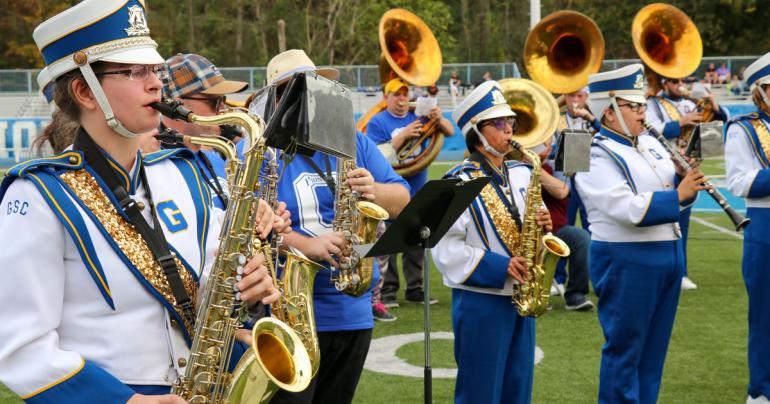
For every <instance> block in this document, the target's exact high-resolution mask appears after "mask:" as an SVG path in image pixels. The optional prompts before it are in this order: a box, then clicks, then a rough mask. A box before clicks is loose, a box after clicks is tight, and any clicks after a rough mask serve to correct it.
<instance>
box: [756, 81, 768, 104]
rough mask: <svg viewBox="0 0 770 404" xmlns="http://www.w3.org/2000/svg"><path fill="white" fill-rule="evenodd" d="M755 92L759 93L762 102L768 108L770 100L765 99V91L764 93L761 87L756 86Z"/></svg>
mask: <svg viewBox="0 0 770 404" xmlns="http://www.w3.org/2000/svg"><path fill="white" fill-rule="evenodd" d="M756 90H757V91H759V95H760V96H761V97H762V102H764V103H765V106H766V107H767V108H770V98H767V91H765V89H763V88H762V86H761V85H759V86H757V88H756Z"/></svg>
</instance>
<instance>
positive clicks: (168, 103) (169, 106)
mask: <svg viewBox="0 0 770 404" xmlns="http://www.w3.org/2000/svg"><path fill="white" fill-rule="evenodd" d="M150 106H151V107H153V108H154V109H155V110H156V111H158V112H160V113H161V114H163V115H165V116H167V117H169V118H171V119H174V120H177V121H189V120H190V115H192V111H190V110H189V109H187V108H185V107H184V106H182V102H181V101H178V100H172V99H165V100H163V102H155V103H152V104H150Z"/></svg>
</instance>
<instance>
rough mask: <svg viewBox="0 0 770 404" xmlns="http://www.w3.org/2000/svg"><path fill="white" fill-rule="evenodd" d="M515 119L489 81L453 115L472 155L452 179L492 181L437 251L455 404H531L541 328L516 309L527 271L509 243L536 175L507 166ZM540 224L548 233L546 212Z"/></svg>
mask: <svg viewBox="0 0 770 404" xmlns="http://www.w3.org/2000/svg"><path fill="white" fill-rule="evenodd" d="M515 116H516V114H515V113H514V112H513V111H512V110H511V108H510V107H509V106H508V104H507V103H506V101H505V98H504V96H503V93H502V91H501V90H500V86H499V84H498V83H497V82H496V81H491V80H490V81H487V82H484V83H482V84H480V85H479V86H478V87H476V89H474V90H473V92H471V93H470V94H469V95H468V97H466V98H465V99H464V100H463V101H462V102H461V103H460V105H459V106H458V107H457V108H456V109H455V111H454V112H453V114H452V117H453V118H454V119H455V121H456V122H457V125H458V126H459V127H460V128H462V133H463V134H464V135H465V143H466V146H467V148H468V151H469V152H470V153H471V155H470V157H469V158H468V159H466V160H465V161H463V162H462V163H460V164H459V165H457V166H455V167H454V168H452V169H451V170H449V172H447V175H446V177H459V178H462V179H464V180H468V179H471V178H474V177H477V176H482V175H483V176H492V178H493V180H492V182H491V183H490V184H488V185H487V186H486V187H485V188H484V190H483V191H482V193H481V194H480V196H478V197H476V199H475V200H474V202H473V204H472V205H471V207H470V208H468V209H466V210H465V212H463V214H462V215H461V216H460V218H459V219H458V220H457V221H456V222H455V223H454V224H453V225H452V227H451V228H450V229H449V231H448V232H447V233H446V235H445V236H444V238H443V239H441V241H439V243H438V244H437V245H436V247H435V248H434V249H433V250H432V254H433V261H434V262H435V264H436V267H437V269H438V270H439V272H441V273H442V275H443V278H444V284H445V285H446V286H448V287H450V288H452V326H453V329H454V335H455V361H456V362H457V381H456V383H455V403H503V402H505V403H529V402H530V400H531V396H532V373H533V368H534V360H535V320H534V318H531V317H521V316H519V315H518V312H517V309H516V306H515V305H514V304H512V302H511V294H512V285H513V283H514V282H516V281H518V282H523V281H524V277H525V276H526V272H527V267H526V259H525V258H524V257H520V256H513V253H512V252H513V251H516V249H517V247H518V246H517V245H515V243H517V240H516V239H517V237H508V236H511V235H515V234H517V233H518V231H519V230H521V221H522V220H523V213H524V209H525V206H526V205H525V198H526V195H525V191H526V189H527V186H528V185H529V178H530V170H531V169H530V167H529V166H527V165H525V164H523V163H520V162H517V161H512V160H509V161H505V162H504V157H505V154H506V152H508V151H509V149H510V141H511V139H512V137H513V133H514V131H515V127H516V121H515ZM501 212H502V214H500V213H501ZM537 218H538V224H539V225H543V226H546V227H547V228H548V230H550V225H551V219H550V215H549V214H548V211H547V210H545V209H544V208H543V209H542V210H541V211H540V212H538V215H537ZM501 233H503V234H504V233H508V235H507V236H503V237H502V238H501V236H500V234H501ZM503 240H510V241H508V243H510V244H512V245H509V244H507V243H506V242H504V241H503Z"/></svg>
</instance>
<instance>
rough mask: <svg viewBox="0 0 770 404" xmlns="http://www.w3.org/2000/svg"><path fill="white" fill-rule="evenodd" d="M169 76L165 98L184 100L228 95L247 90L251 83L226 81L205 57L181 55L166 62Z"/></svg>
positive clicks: (164, 89) (165, 84) (188, 54)
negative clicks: (190, 97) (193, 96)
mask: <svg viewBox="0 0 770 404" xmlns="http://www.w3.org/2000/svg"><path fill="white" fill-rule="evenodd" d="M165 68H166V70H167V72H168V74H166V75H165V78H164V80H163V96H164V98H182V97H186V96H190V95H193V94H206V95H227V94H232V93H239V92H241V91H243V90H245V89H246V88H247V87H248V86H249V83H245V82H243V81H232V80H226V79H225V77H224V76H223V75H222V73H221V72H220V71H219V69H217V67H216V66H214V64H213V63H211V62H210V61H209V60H208V59H206V58H204V57H203V56H200V55H196V54H194V53H186V54H182V53H179V54H177V55H175V56H172V57H171V58H169V59H168V60H166V65H165Z"/></svg>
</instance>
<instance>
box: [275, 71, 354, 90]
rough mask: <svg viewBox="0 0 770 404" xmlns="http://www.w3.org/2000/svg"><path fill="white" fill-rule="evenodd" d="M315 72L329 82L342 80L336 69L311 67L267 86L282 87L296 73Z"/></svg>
mask: <svg viewBox="0 0 770 404" xmlns="http://www.w3.org/2000/svg"><path fill="white" fill-rule="evenodd" d="M313 71H314V72H316V74H318V75H319V76H321V77H325V78H327V79H329V80H337V79H339V78H340V71H339V70H337V69H334V68H331V67H321V68H318V69H313V68H311V67H308V69H307V70H298V71H295V72H293V73H292V74H291V75H289V76H287V77H283V78H280V79H278V80H275V81H273V82H270V83H267V85H268V86H271V85H276V86H280V85H281V84H283V83H286V82H288V81H289V80H291V78H292V77H293V76H294V73H302V72H313Z"/></svg>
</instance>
